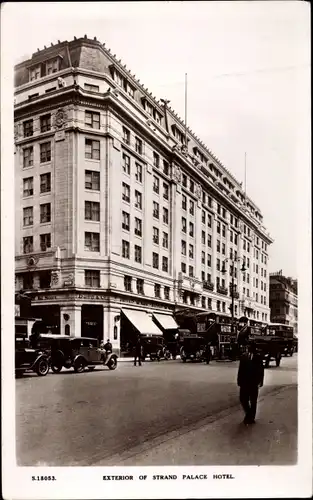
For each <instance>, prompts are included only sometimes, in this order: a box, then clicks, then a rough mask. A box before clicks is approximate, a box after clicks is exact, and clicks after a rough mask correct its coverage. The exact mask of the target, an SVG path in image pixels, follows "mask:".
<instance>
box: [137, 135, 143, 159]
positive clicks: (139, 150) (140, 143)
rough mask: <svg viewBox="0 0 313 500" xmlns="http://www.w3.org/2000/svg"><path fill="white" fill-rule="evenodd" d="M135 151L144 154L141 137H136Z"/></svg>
mask: <svg viewBox="0 0 313 500" xmlns="http://www.w3.org/2000/svg"><path fill="white" fill-rule="evenodd" d="M135 150H136V152H137V153H139V154H140V155H141V154H142V140H141V139H139V137H135Z"/></svg>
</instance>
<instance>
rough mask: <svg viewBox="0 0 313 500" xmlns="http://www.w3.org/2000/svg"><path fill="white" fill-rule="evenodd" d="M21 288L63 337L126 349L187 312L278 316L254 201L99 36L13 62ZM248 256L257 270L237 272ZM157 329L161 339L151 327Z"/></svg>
mask: <svg viewBox="0 0 313 500" xmlns="http://www.w3.org/2000/svg"><path fill="white" fill-rule="evenodd" d="M14 113H15V118H14V119H15V179H16V192H15V196H16V225H15V227H16V238H15V241H16V290H17V291H22V292H23V293H26V294H27V295H28V296H29V297H30V298H31V307H32V310H33V313H32V315H33V316H34V317H36V318H38V317H40V318H43V319H44V321H46V323H48V326H49V329H50V330H52V331H53V332H56V333H70V334H74V335H82V334H83V335H86V336H92V337H98V338H107V337H108V336H110V337H111V339H112V340H113V344H114V346H115V347H119V346H120V345H122V346H123V344H125V343H126V341H127V338H126V336H125V335H126V332H127V330H128V329H129V324H130V323H132V324H133V323H136V325H135V327H136V328H137V330H140V331H143V332H144V331H150V330H151V331H152V330H153V329H154V328H156V329H157V331H160V330H159V329H158V327H157V326H156V323H155V322H153V321H152V320H153V313H155V314H164V324H171V327H172V328H173V326H174V325H173V323H172V322H171V320H170V316H171V315H172V313H173V312H174V311H175V310H177V309H179V308H189V309H191V310H194V311H198V312H202V311H203V310H206V311H215V312H220V313H225V314H229V306H230V303H231V296H230V295H231V292H230V283H231V277H230V276H229V275H227V276H225V275H223V274H222V273H221V269H222V264H223V261H224V260H225V259H226V258H235V259H237V258H240V259H241V262H238V269H235V277H234V279H235V290H234V294H235V311H234V314H235V316H237V317H239V316H242V315H246V316H248V317H251V318H255V319H257V320H260V321H268V320H269V316H270V309H269V276H268V259H269V257H268V246H269V245H270V244H271V243H272V241H273V240H272V239H271V237H270V236H269V234H268V232H267V231H266V229H265V227H264V225H263V217H262V214H261V211H260V209H259V208H258V207H257V206H256V204H255V203H254V202H253V201H252V200H251V199H250V198H249V197H248V196H246V193H245V192H244V190H243V188H242V183H239V181H237V180H236V179H235V177H234V176H233V175H232V174H231V173H230V171H229V170H227V169H226V168H225V167H224V166H223V165H222V163H221V162H220V161H219V160H218V158H216V156H214V154H213V153H212V152H211V151H210V150H209V149H208V148H207V147H206V146H205V145H204V144H203V143H202V142H201V141H200V139H198V138H197V136H196V135H195V134H194V133H193V132H192V131H191V130H190V129H189V128H187V127H186V124H185V123H184V122H183V121H182V120H181V119H180V118H179V117H178V116H177V114H176V113H175V112H174V111H173V110H172V109H171V108H170V107H169V105H168V101H166V100H161V101H158V100H157V99H156V98H155V97H153V96H152V95H151V93H150V92H149V91H148V90H147V89H146V88H144V87H143V86H142V84H140V83H139V81H138V80H137V79H136V78H135V77H134V75H132V74H131V73H130V71H129V70H128V69H126V66H125V65H123V64H122V63H121V61H119V60H117V58H116V57H115V56H113V55H112V53H111V52H110V50H108V49H107V48H105V46H104V45H102V44H101V43H100V42H99V41H97V40H96V39H94V40H90V39H88V38H87V37H86V36H85V37H84V38H80V39H76V38H75V39H74V40H73V41H71V42H67V41H66V42H62V43H58V44H57V45H52V46H51V47H49V48H44V49H43V50H38V52H36V53H34V54H33V55H32V57H31V59H29V60H27V61H23V62H21V63H19V64H18V65H17V66H16V67H15V104H14ZM243 261H244V262H245V267H246V269H247V271H246V272H245V273H244V274H242V273H240V272H239V266H240V265H241V264H242V262H243ZM151 331H150V333H151Z"/></svg>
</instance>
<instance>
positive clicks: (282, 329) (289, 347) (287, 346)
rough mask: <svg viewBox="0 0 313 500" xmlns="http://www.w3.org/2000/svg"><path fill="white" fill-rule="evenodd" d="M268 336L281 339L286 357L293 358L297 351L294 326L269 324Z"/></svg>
mask: <svg viewBox="0 0 313 500" xmlns="http://www.w3.org/2000/svg"><path fill="white" fill-rule="evenodd" d="M267 332H268V335H270V336H274V337H276V338H279V339H280V341H281V343H282V345H283V347H284V351H283V354H284V355H285V356H292V355H293V353H294V351H295V336H294V331H293V326H290V325H285V324H284V323H269V324H268V325H267Z"/></svg>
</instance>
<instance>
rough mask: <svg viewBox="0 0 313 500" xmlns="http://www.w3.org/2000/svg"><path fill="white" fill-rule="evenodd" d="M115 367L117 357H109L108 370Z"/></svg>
mask: <svg viewBox="0 0 313 500" xmlns="http://www.w3.org/2000/svg"><path fill="white" fill-rule="evenodd" d="M116 367H117V359H116V358H111V359H110V361H109V362H108V368H109V370H115V368H116Z"/></svg>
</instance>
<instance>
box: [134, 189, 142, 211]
mask: <svg viewBox="0 0 313 500" xmlns="http://www.w3.org/2000/svg"><path fill="white" fill-rule="evenodd" d="M135 207H136V208H139V209H140V210H141V209H142V194H141V193H140V192H139V191H137V190H135Z"/></svg>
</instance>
